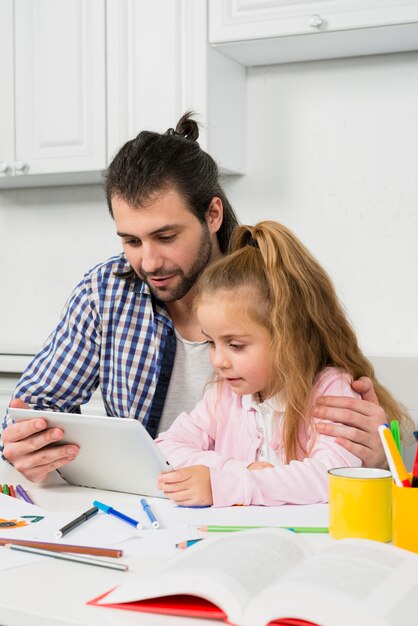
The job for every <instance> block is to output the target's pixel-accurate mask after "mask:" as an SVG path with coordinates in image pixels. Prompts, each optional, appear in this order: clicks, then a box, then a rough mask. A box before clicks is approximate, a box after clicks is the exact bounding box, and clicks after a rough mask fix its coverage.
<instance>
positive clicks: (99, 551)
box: [0, 537, 123, 558]
mask: <svg viewBox="0 0 418 626" xmlns="http://www.w3.org/2000/svg"><path fill="white" fill-rule="evenodd" d="M7 544H15V545H21V546H27V547H29V548H40V549H42V550H49V551H50V552H74V553H76V554H91V555H94V556H111V557H116V558H119V557H121V556H122V555H123V550H116V549H114V548H95V547H92V546H77V545H73V544H69V543H49V542H45V541H30V540H27V539H15V538H13V537H0V546H5V545H7Z"/></svg>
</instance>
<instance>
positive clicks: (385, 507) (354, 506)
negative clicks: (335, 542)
mask: <svg viewBox="0 0 418 626" xmlns="http://www.w3.org/2000/svg"><path fill="white" fill-rule="evenodd" d="M328 474H329V516H330V519H329V532H330V535H332V537H334V538H335V539H343V538H346V537H356V538H361V539H374V540H375V541H384V542H386V541H390V540H391V536H392V515H391V514H392V506H391V505H392V474H391V473H390V472H388V471H387V470H381V469H374V468H368V467H338V468H335V469H332V470H329V472H328Z"/></svg>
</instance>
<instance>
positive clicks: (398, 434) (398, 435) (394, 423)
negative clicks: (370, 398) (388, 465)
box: [390, 420, 402, 454]
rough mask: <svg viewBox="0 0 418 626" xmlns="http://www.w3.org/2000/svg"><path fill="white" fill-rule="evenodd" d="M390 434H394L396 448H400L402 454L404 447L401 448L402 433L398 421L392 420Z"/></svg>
mask: <svg viewBox="0 0 418 626" xmlns="http://www.w3.org/2000/svg"><path fill="white" fill-rule="evenodd" d="M390 432H391V433H392V436H393V438H394V440H395V443H396V447H397V448H398V450H399V452H400V453H401V454H402V446H401V431H400V429H399V422H398V420H392V421H391V423H390Z"/></svg>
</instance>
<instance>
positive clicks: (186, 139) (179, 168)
mask: <svg viewBox="0 0 418 626" xmlns="http://www.w3.org/2000/svg"><path fill="white" fill-rule="evenodd" d="M192 115H193V114H192V113H191V112H187V113H185V114H184V115H183V116H182V117H181V119H180V120H179V122H178V124H177V126H176V129H175V130H174V129H173V128H169V129H168V130H167V131H166V132H165V133H164V134H160V133H155V132H150V131H146V130H144V131H142V132H141V133H139V135H138V136H137V137H135V139H132V140H130V141H128V142H126V143H125V145H124V146H122V148H121V149H120V150H119V152H118V153H117V155H116V156H115V157H114V159H113V160H112V162H111V164H110V165H109V167H108V169H107V171H106V173H105V191H106V199H107V204H108V207H109V211H110V214H111V215H112V217H113V212H112V197H113V196H115V195H118V196H120V197H121V198H123V199H124V200H125V201H126V202H128V203H129V204H130V205H131V206H138V205H139V204H141V203H142V202H143V201H144V200H147V199H149V198H151V197H152V196H153V195H154V194H155V193H157V192H159V191H162V190H164V189H169V188H171V187H173V188H175V189H176V190H177V191H178V193H179V194H180V195H181V196H182V197H183V198H184V199H185V200H186V202H187V204H188V206H189V207H190V210H191V211H192V213H193V214H194V215H195V216H196V217H197V218H198V220H199V221H200V222H201V223H204V222H205V219H206V214H207V211H208V209H209V205H210V202H211V200H212V198H214V197H215V196H216V197H218V198H220V199H221V201H222V205H223V221H222V225H221V227H220V229H219V231H218V232H217V236H218V242H219V247H220V249H221V251H222V252H226V251H227V249H228V245H229V239H230V237H231V233H232V231H233V229H234V228H235V226H236V225H237V224H238V220H237V217H236V215H235V212H234V210H233V208H232V206H231V205H230V203H229V201H228V199H227V197H226V195H225V192H224V191H223V189H222V187H221V185H220V183H219V172H218V167H217V165H216V163H215V161H214V160H213V159H212V157H211V156H210V155H209V154H207V153H206V152H204V151H203V150H202V149H201V148H200V146H199V144H198V143H197V139H198V137H199V127H198V124H197V122H196V121H195V120H193V119H192V117H191V116H192Z"/></svg>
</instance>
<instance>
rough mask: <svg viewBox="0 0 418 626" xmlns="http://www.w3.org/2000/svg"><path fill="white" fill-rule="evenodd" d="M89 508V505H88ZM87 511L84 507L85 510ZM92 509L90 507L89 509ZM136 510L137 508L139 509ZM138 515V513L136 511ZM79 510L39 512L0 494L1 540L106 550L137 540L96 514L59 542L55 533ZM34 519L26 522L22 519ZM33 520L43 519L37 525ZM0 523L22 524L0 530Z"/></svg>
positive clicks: (134, 533) (116, 521)
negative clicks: (115, 545) (120, 543)
mask: <svg viewBox="0 0 418 626" xmlns="http://www.w3.org/2000/svg"><path fill="white" fill-rule="evenodd" d="M91 506H92V505H91ZM88 508H89V507H88V506H87V507H86V509H84V510H87V509H88ZM90 508H91V507H90ZM138 508H139V507H138ZM138 512H139V511H138ZM81 513H83V511H82V510H78V511H63V512H59V513H58V512H53V511H47V510H45V509H42V508H40V507H38V506H35V505H33V504H28V503H27V502H24V501H23V500H18V499H17V498H11V497H10V496H6V495H4V494H0V537H1V538H2V539H3V538H8V537H10V538H14V539H32V540H35V541H51V542H56V543H59V542H61V543H72V544H78V545H83V546H98V547H102V548H107V547H110V546H112V545H113V544H114V543H119V542H120V541H123V540H125V539H128V538H130V537H138V536H140V534H139V532H138V531H137V530H136V529H135V528H134V527H133V526H130V525H129V524H127V523H126V522H122V521H121V520H119V519H117V518H116V517H113V516H110V515H106V513H102V512H101V511H99V512H98V513H97V514H96V515H95V516H94V517H92V518H90V519H89V520H87V521H86V522H84V523H83V524H81V525H80V526H78V527H77V528H75V529H74V530H72V531H71V532H69V533H68V534H67V535H65V536H64V537H62V538H61V539H57V538H56V537H55V533H56V531H57V530H59V529H60V528H62V527H63V526H65V524H67V523H68V522H70V521H71V520H73V519H75V518H76V517H78V516H79V515H80V514H81ZM25 515H27V516H34V517H35V519H34V517H29V518H25V517H23V516H25ZM36 516H40V517H42V518H43V519H42V520H40V521H36ZM2 520H6V521H10V520H15V521H16V522H17V523H20V524H25V525H24V526H20V527H14V528H13V527H3V528H2V527H1V524H2Z"/></svg>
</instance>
